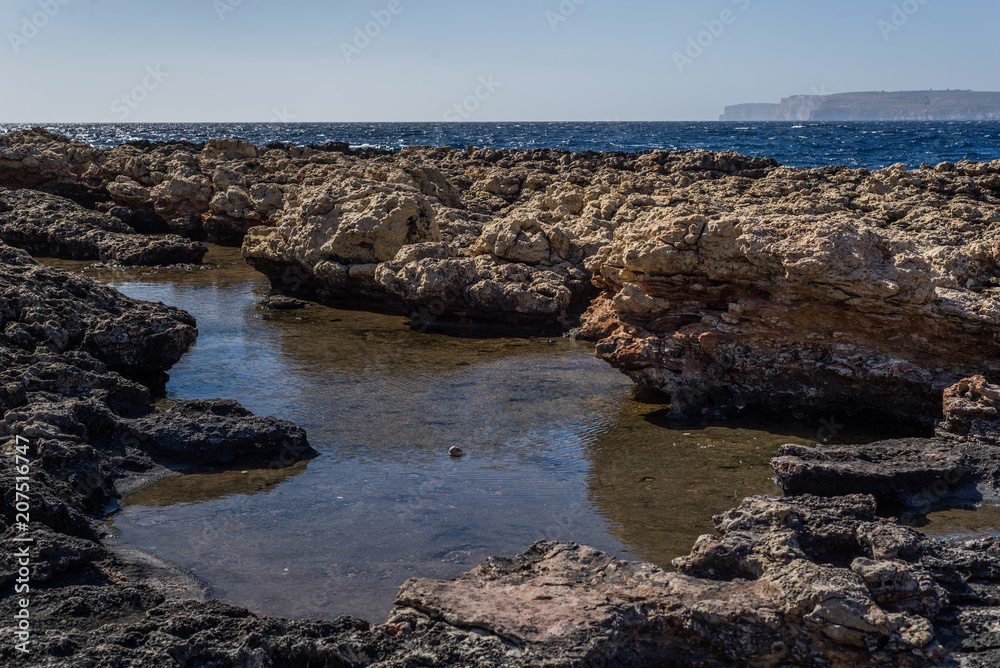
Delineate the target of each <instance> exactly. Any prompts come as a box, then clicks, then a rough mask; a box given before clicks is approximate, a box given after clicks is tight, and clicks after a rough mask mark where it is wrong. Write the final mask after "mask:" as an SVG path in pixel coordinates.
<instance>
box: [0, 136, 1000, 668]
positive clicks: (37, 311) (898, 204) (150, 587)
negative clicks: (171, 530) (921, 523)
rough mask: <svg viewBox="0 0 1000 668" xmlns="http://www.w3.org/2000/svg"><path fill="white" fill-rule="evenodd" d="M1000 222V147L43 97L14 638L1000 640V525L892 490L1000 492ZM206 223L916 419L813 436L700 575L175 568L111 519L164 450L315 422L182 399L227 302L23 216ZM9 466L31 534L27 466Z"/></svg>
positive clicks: (491, 327)
mask: <svg viewBox="0 0 1000 668" xmlns="http://www.w3.org/2000/svg"><path fill="white" fill-rule="evenodd" d="M998 224H1000V161H995V162H993V163H989V164H984V163H959V164H958V165H951V164H942V165H938V166H936V167H931V166H925V167H923V168H921V169H919V170H912V171H907V170H905V169H903V168H902V167H901V166H894V167H891V168H888V169H886V170H882V171H881V172H868V171H867V170H851V169H847V168H824V169H817V170H799V169H791V168H788V167H783V166H781V165H778V164H777V163H776V162H774V161H773V160H767V159H761V158H748V157H745V156H740V155H738V154H735V153H710V152H705V151H692V152H674V153H669V152H649V153H640V154H597V153H577V154H571V153H568V152H564V151H550V150H537V151H527V152H517V151H503V150H495V149H471V148H470V149H469V150H467V151H455V150H452V149H430V148H413V149H406V150H404V151H402V152H401V153H397V154H388V153H382V152H377V151H365V152H355V151H351V150H350V149H349V147H347V146H345V145H341V144H330V145H327V146H323V147H295V146H286V145H280V144H274V145H270V146H268V147H257V146H254V145H252V144H249V143H247V142H242V141H239V140H213V141H210V142H208V143H207V144H204V145H195V144H187V143H178V142H175V143H167V144H151V143H146V142H139V143H135V144H130V145H124V146H119V147H115V148H112V149H108V150H100V149H95V148H93V147H90V146H88V145H85V144H81V143H78V142H73V141H70V140H68V139H66V138H64V137H60V136H57V135H53V134H51V133H48V132H46V131H44V130H40V129H35V130H31V131H25V132H19V133H12V134H9V135H5V136H2V137H0V242H3V243H2V245H0V284H2V288H3V292H2V295H3V301H2V302H0V305H2V308H0V314H2V323H0V324H2V336H0V355H3V357H4V359H5V362H4V364H3V365H2V368H0V404H2V406H3V413H4V417H3V422H2V423H0V433H2V434H3V436H4V438H5V441H4V443H5V445H4V455H5V457H7V458H8V459H11V460H13V456H14V454H13V453H14V450H13V448H14V446H15V438H14V437H15V436H20V437H23V438H25V439H27V440H28V442H29V443H30V444H31V445H30V453H29V459H30V460H31V467H32V481H31V485H32V488H31V494H32V517H31V520H32V522H31V525H30V530H29V532H28V534H27V535H29V536H30V537H31V538H33V539H34V541H35V543H34V546H35V549H36V552H35V554H37V555H38V558H37V559H36V561H35V562H34V564H33V568H32V574H31V586H32V592H31V594H32V596H31V601H32V604H31V610H32V615H33V624H37V626H33V628H34V629H35V630H36V633H37V634H36V635H34V636H33V641H35V642H37V644H36V645H35V646H34V648H33V651H32V654H31V655H29V656H28V657H27V663H25V662H24V659H25V657H23V656H22V655H20V654H19V653H17V651H16V650H15V649H14V648H13V644H8V645H6V646H3V647H0V660H3V661H6V662H11V663H16V662H19V663H18V665H43V666H63V665H74V666H87V665H93V666H98V665H123V666H124V665H130V666H131V665H135V666H146V665H149V666H154V665H165V664H164V662H167V663H169V662H170V661H173V664H170V665H219V666H282V665H290V666H291V665H294V666H299V665H301V666H306V665H347V666H411V665H468V666H507V665H510V666H522V665H524V666H527V665H531V666H615V665H620V666H626V665H706V666H711V665H732V664H734V663H737V664H741V665H761V666H778V665H809V666H814V665H815V666H837V665H844V666H846V665H913V666H926V665H942V666H944V665H968V666H979V665H982V666H986V665H994V664H995V663H996V662H997V661H998V660H1000V637H998V636H997V634H996V631H995V629H996V628H1000V607H998V606H1000V546H998V544H997V539H995V538H981V539H977V540H951V541H941V540H935V539H930V538H927V537H926V536H924V535H922V534H920V533H919V532H918V531H916V530H914V529H911V528H907V527H906V526H902V525H901V524H899V523H898V522H897V521H896V520H895V519H894V518H893V517H890V515H896V516H899V515H910V516H913V517H918V516H920V515H923V514H926V513H927V512H929V511H931V510H935V509H939V508H947V507H955V506H960V505H968V504H970V503H977V502H980V501H984V500H995V499H996V498H997V490H998V489H1000V466H998V462H1000V457H997V456H996V454H995V453H996V452H997V449H996V448H997V445H998V444H997V439H996V434H997V421H998V420H1000V413H998V410H1000V387H997V386H996V385H994V383H996V382H998V381H1000V378H998V374H997V369H996V368H995V367H996V366H997V364H998V362H997V352H998V346H1000V340H998V334H1000V309H998V308H997V301H996V299H997V297H998V296H1000V292H998V290H1000V282H998V281H1000V273H998V267H997V261H998V257H1000V251H998V245H997V238H998V236H997V229H1000V225H998ZM150 234H155V235H158V236H152V237H151V236H148V235H150ZM163 234H166V236H159V235H163ZM200 239H210V240H214V241H224V242H228V243H237V242H240V243H242V248H243V254H244V257H245V258H246V260H247V262H248V263H249V264H250V265H251V266H253V267H255V268H256V269H258V270H259V271H261V272H262V273H264V274H265V275H267V276H268V278H269V279H270V280H271V282H272V285H273V287H274V288H275V291H276V292H277V293H282V294H285V295H287V296H290V297H300V298H304V299H312V300H319V301H326V302H331V303H350V304H354V305H357V306H361V307H365V308H373V309H385V310H393V311H398V312H402V313H407V314H409V315H411V317H412V320H413V324H414V326H417V327H449V328H457V329H459V330H463V331H476V332H480V333H481V332H490V331H496V330H497V328H499V327H503V328H514V329H515V330H516V331H519V332H523V333H529V332H538V331H558V332H569V331H571V330H572V331H573V332H574V333H575V334H576V335H578V336H584V337H588V338H592V339H594V340H595V341H597V342H598V343H597V351H598V355H599V356H600V357H601V358H603V359H605V360H607V361H608V362H610V363H611V364H613V365H614V366H615V367H617V368H619V369H621V370H622V371H624V372H625V373H627V374H628V375H629V376H630V377H632V378H633V379H635V380H636V381H637V382H638V383H640V384H642V385H645V386H649V387H652V388H654V389H657V390H659V391H662V392H665V393H666V394H668V395H669V396H670V398H671V407H672V408H671V410H672V412H673V415H674V417H680V418H688V419H692V418H693V419H716V418H724V417H728V416H732V415H736V414H739V413H740V412H749V411H753V412H755V413H764V414H779V415H782V416H784V417H798V418H801V417H803V416H806V415H812V414H825V415H830V414H836V415H844V416H847V417H849V418H851V419H879V420H893V421H898V422H902V423H908V424H909V425H911V427H912V430H913V432H914V437H912V438H907V439H901V440H897V441H888V442H883V443H876V444H870V445H863V446H838V445H818V446H816V447H815V448H803V447H801V446H788V447H786V448H785V449H784V450H783V451H782V452H781V453H780V454H779V456H778V457H777V458H776V459H775V460H774V463H773V466H774V468H775V470H776V473H777V476H778V479H779V480H780V481H781V483H782V485H783V487H784V491H785V493H786V497H784V498H774V497H755V498H751V499H747V500H745V501H744V502H743V504H742V505H741V506H740V508H738V509H736V510H733V511H731V512H729V513H726V514H724V515H722V516H720V517H719V518H717V527H718V530H719V536H707V537H704V538H702V539H701V540H700V541H699V542H698V544H697V545H695V546H694V549H693V551H692V553H691V555H690V556H688V557H686V558H683V559H680V560H678V562H677V567H678V572H676V573H668V572H665V571H663V570H661V569H659V568H656V567H654V566H651V565H649V564H636V563H625V562H620V561H617V560H615V559H613V558H612V557H610V556H608V555H605V554H602V553H599V552H597V551H594V550H592V549H590V548H586V547H582V546H578V545H574V544H566V543H547V542H541V543H538V544H536V545H534V546H532V547H531V548H530V549H529V550H528V551H527V552H526V553H524V554H523V555H521V556H519V557H517V558H516V559H501V558H494V559H491V560H489V561H488V562H486V563H484V564H483V565H481V566H480V567H479V568H477V569H475V570H474V571H472V572H470V573H468V574H466V575H463V576H461V577H459V578H456V579H455V580H453V581H450V582H437V581H426V580H411V581H410V582H407V583H406V584H404V585H403V586H402V588H401V589H400V592H399V599H398V602H397V604H398V606H399V607H398V609H397V610H396V611H395V612H394V613H393V615H392V616H391V618H390V619H389V620H388V622H387V623H385V624H382V625H379V626H374V627H373V626H371V625H369V623H368V622H363V621H360V620H354V619H349V618H342V619H339V620H335V621H329V622H293V621H287V620H277V619H268V618H261V617H257V616H255V615H252V614H251V613H249V612H247V611H246V610H241V609H239V608H235V607H233V606H228V605H224V604H221V603H218V602H214V601H202V600H198V599H197V597H194V598H192V597H191V592H190V591H186V592H185V591H181V592H180V593H175V592H174V591H173V590H172V589H170V588H169V587H165V586H163V584H162V582H161V584H160V585H159V586H157V585H156V584H155V583H156V581H157V579H156V578H155V577H153V576H152V572H153V570H155V569H154V568H153V567H152V566H150V565H149V564H148V563H146V564H143V563H137V562H136V560H134V559H133V560H131V561H129V560H125V559H123V557H122V556H116V555H115V554H114V553H113V552H112V551H111V550H109V549H108V548H107V547H106V546H105V545H104V544H103V543H101V542H100V537H101V518H102V517H103V514H104V512H105V509H106V508H107V507H108V504H109V503H114V502H115V500H116V499H117V498H119V494H120V493H121V492H122V489H123V486H124V485H126V484H134V482H135V480H137V479H139V478H141V477H142V476H144V475H151V474H153V473H155V472H157V471H159V472H161V473H162V472H163V471H174V472H186V471H192V470H198V469H213V468H219V467H227V466H233V465H237V464H239V465H246V466H249V465H250V464H251V463H255V464H257V465H263V466H268V465H270V466H272V467H285V466H289V465H291V464H293V463H295V462H297V461H300V460H302V459H305V458H309V457H311V456H313V455H314V454H315V452H314V451H313V450H312V449H311V448H310V447H309V445H308V443H307V440H306V435H305V434H304V432H302V430H301V429H299V428H297V427H295V426H294V425H291V424H289V423H287V422H283V421H280V420H276V419H273V418H261V417H257V416H254V415H252V414H250V413H249V412H248V411H245V410H244V409H243V408H242V407H240V406H239V405H238V404H235V403H234V402H227V401H223V400H219V401H212V402H204V401H200V402H184V403H181V404H179V405H177V406H175V407H173V408H172V409H170V410H161V409H154V408H152V407H151V405H150V397H151V390H152V392H154V393H155V391H156V389H157V388H158V387H160V386H162V383H163V382H164V378H165V374H166V372H167V371H168V370H169V368H170V367H171V366H172V365H173V364H174V363H176V362H177V361H178V360H179V359H180V357H181V355H183V353H184V352H185V351H186V350H187V348H188V347H189V346H190V345H191V344H192V343H193V342H194V340H195V337H196V336H197V329H196V323H195V322H194V319H193V318H191V316H189V315H188V314H186V313H184V312H182V311H179V310H177V309H173V308H170V307H167V306H163V305H156V304H144V303H141V302H137V301H135V300H131V299H128V298H126V297H123V296H122V295H120V294H118V293H117V292H116V291H114V290H112V289H109V288H104V287H101V286H99V285H97V284H95V283H93V282H92V281H89V280H86V279H82V278H78V277H75V276H72V275H70V274H67V273H65V272H60V271H57V270H53V269H46V268H44V267H41V266H39V265H38V264H37V263H35V262H34V261H33V260H32V259H31V258H30V256H29V255H27V253H25V252H24V251H22V250H18V249H17V248H15V246H16V247H18V248H23V249H24V250H27V251H29V252H31V253H35V254H38V255H50V256H56V257H66V258H76V259H92V260H99V261H102V262H108V263H117V264H123V265H129V264H131V265H149V264H174V263H197V262H199V261H200V260H201V257H202V256H203V255H204V252H205V247H204V246H203V245H202V244H200V243H198V240H200ZM935 429H936V431H935ZM0 485H2V489H3V497H4V504H5V512H4V513H3V516H2V517H0V521H2V522H3V523H4V524H3V526H2V527H0V529H2V530H3V532H4V542H5V544H6V545H13V544H14V543H13V539H14V538H15V537H17V536H18V535H19V531H18V529H17V527H16V526H15V521H16V520H15V512H14V507H15V503H14V501H15V495H14V489H15V485H14V471H13V469H12V468H11V467H6V468H5V469H4V470H3V471H2V472H0ZM806 493H808V494H811V495H812V496H810V495H807V494H806ZM12 555H14V550H10V549H8V550H5V555H4V559H5V562H4V567H3V569H2V570H0V578H2V579H3V583H2V592H3V593H2V594H0V597H2V598H0V616H2V617H3V619H4V620H11V619H13V615H14V612H15V606H16V605H17V601H16V599H17V598H18V597H17V596H15V595H14V588H13V586H14V583H15V581H16V578H17V573H18V566H17V564H16V560H15V559H14V558H13V556H12ZM181 589H182V590H183V589H184V588H183V587H182V588H181ZM8 623H9V622H8V621H5V622H4V623H3V624H4V625H6V624H8Z"/></svg>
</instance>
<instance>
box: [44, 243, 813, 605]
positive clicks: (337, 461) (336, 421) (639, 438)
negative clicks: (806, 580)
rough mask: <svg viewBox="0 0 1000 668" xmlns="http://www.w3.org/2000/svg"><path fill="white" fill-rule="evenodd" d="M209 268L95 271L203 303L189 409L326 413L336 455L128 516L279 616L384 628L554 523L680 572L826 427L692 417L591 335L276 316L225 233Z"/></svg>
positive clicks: (186, 560)
mask: <svg viewBox="0 0 1000 668" xmlns="http://www.w3.org/2000/svg"><path fill="white" fill-rule="evenodd" d="M206 261H207V262H208V263H210V264H211V265H212V267H213V268H211V269H193V270H186V269H158V270H130V271H125V272H122V271H114V270H106V269H86V270H84V272H85V273H87V274H90V275H92V276H94V277H95V278H97V279H99V280H102V281H105V282H108V283H110V284H112V285H115V286H116V287H119V289H121V290H122V291H124V292H125V293H126V294H129V295H131V296H134V297H137V298H141V299H150V300H161V301H164V302H166V303H170V304H172V305H176V306H179V307H181V308H184V309H186V310H188V311H190V312H191V313H193V314H194V315H195V316H196V317H197V318H198V326H199V330H200V338H199V340H198V343H197V344H196V345H195V346H194V348H193V349H192V350H191V352H190V353H189V354H188V355H187V356H186V357H185V358H184V359H183V360H182V361H181V362H180V363H179V364H178V365H177V366H176V367H174V369H173V370H172V371H171V380H170V383H169V385H168V386H167V392H168V397H167V399H166V401H167V402H169V401H171V400H174V399H177V400H180V399H207V398H217V397H226V398H233V399H236V400H238V401H240V402H241V403H242V404H243V405H244V406H246V407H247V408H248V409H250V410H252V411H254V412H256V413H259V414H263V415H275V416H277V417H280V418H284V419H287V420H291V421H293V422H295V423H297V424H299V425H301V426H302V427H304V428H305V429H306V430H307V431H308V433H309V439H310V443H311V444H312V445H313V447H315V448H316V449H317V450H319V451H320V453H321V456H320V457H319V458H318V459H315V460H313V461H311V462H309V463H308V465H306V466H305V468H304V470H298V469H297V470H293V471H288V472H277V473H276V474H275V477H274V478H269V477H264V478H259V479H258V478H257V477H254V478H253V479H251V478H244V477H241V476H243V474H241V473H239V472H231V473H226V474H221V475H219V476H206V477H199V478H196V479H193V480H192V479H183V478H181V479H173V480H169V481H165V482H163V483H161V484H158V485H156V486H154V487H151V488H149V489H147V490H145V491H143V492H142V493H140V494H137V495H134V496H132V497H130V498H129V499H127V500H126V506H125V508H124V509H123V510H122V511H121V512H120V513H119V514H118V515H117V516H116V517H115V518H114V524H115V527H116V528H117V529H118V530H119V531H120V532H121V536H122V537H121V539H120V540H122V541H124V542H126V543H128V544H131V545H133V546H136V547H140V548H143V549H147V550H151V551H154V552H155V553H157V554H158V555H160V556H162V557H165V558H167V559H171V560H173V561H175V562H177V563H179V564H180V565H182V566H184V567H186V568H188V569H189V570H191V571H192V572H194V573H195V574H196V575H198V576H199V577H200V578H201V579H203V580H204V581H205V582H207V583H208V584H209V585H210V587H211V589H212V593H213V595H214V596H216V597H218V598H221V599H223V600H225V601H228V602H231V603H236V604H239V605H243V606H246V607H249V608H251V609H254V610H257V611H261V612H266V613H268V614H274V615H281V616H289V617H312V618H318V617H326V618H331V617H335V616H337V615H340V614H352V615H357V616H361V617H366V618H368V619H372V620H376V621H381V620H383V619H384V618H385V616H386V614H387V613H388V611H389V609H390V607H391V605H392V601H393V600H394V597H395V593H396V590H397V588H398V587H399V585H401V584H402V583H403V582H404V581H405V580H406V579H407V578H409V577H413V576H420V577H432V578H450V577H453V576H455V575H457V574H459V573H461V572H463V571H466V570H469V569H470V568H472V567H474V566H475V565H477V564H479V563H480V562H482V561H483V560H484V559H485V558H486V557H488V556H490V555H494V554H507V555H514V554H517V553H520V552H522V551H523V550H524V549H525V548H526V547H527V546H529V545H530V544H531V543H532V542H534V541H536V540H538V539H541V538H548V539H555V540H559V539H562V540H575V541H579V542H582V543H585V544H589V545H592V546H594V547H596V548H598V549H602V550H605V551H608V552H611V553H614V554H616V555H623V556H628V557H631V558H642V559H646V560H649V561H652V562H654V563H658V564H660V565H663V566H667V567H669V562H670V560H671V559H672V558H673V557H675V556H677V555H679V554H683V553H686V552H687V551H688V550H689V549H690V547H691V544H692V543H693V542H694V540H695V539H696V538H697V536H698V535H700V534H701V533H705V532H708V531H711V529H712V522H711V517H712V515H713V514H715V513H718V512H721V511H723V510H726V509H728V508H730V507H732V506H733V505H734V503H735V502H736V501H738V499H739V497H742V496H745V495H748V494H752V493H777V492H778V489H777V487H776V486H774V485H773V483H771V476H772V472H771V470H770V467H769V466H768V460H769V459H770V457H771V456H773V455H774V453H775V452H776V450H777V448H778V447H779V446H780V445H782V444H784V443H786V442H788V441H790V440H791V441H796V440H797V438H799V437H801V440H798V442H802V443H809V442H811V440H815V439H816V437H817V432H818V430H819V429H820V428H821V425H812V426H807V427H803V428H801V429H800V431H799V432H796V431H794V430H782V429H774V428H771V429H767V428H761V427H743V428H737V427H733V426H727V427H709V428H705V429H695V430H690V429H682V430H677V429H676V428H673V427H671V425H668V424H664V423H662V422H661V420H660V419H659V415H660V414H661V413H662V408H663V407H662V406H658V405H656V404H650V403H644V401H640V400H637V399H636V397H637V393H636V390H635V388H634V387H633V385H632V383H631V382H630V381H629V380H628V379H627V378H625V376H623V375H622V374H620V373H619V372H617V371H615V370H613V369H611V368H610V367H608V366H607V365H605V364H604V363H603V362H600V361H599V360H597V359H595V358H594V354H593V348H592V347H591V346H590V345H587V344H584V343H578V342H573V341H569V340H564V339H555V340H549V339H510V338H491V339H485V340H475V339H462V338H455V337H448V336H442V335H438V334H433V333H427V332H418V331H414V330H412V329H410V328H409V327H407V319H406V318H404V317H399V316H386V315H379V314H372V313H365V312H349V311H342V310H337V309H332V308H327V307H323V306H311V307H309V308H306V309H304V310H299V311H278V312H275V311H267V310H265V309H263V308H261V307H259V306H258V302H259V301H260V300H261V299H262V298H264V297H265V296H266V295H267V294H268V292H269V286H268V285H267V283H266V281H264V280H263V278H262V277H260V276H259V275H258V274H256V273H255V272H253V271H252V270H250V269H249V268H247V267H246V266H245V265H244V264H243V262H242V259H241V258H240V256H239V252H238V251H236V250H235V249H226V248H219V247H213V248H212V249H211V250H210V253H209V255H208V256H207V257H206ZM57 263H58V264H60V265H63V266H64V268H69V269H75V270H81V269H83V267H84V264H82V263H67V262H55V261H53V262H52V264H57ZM686 434H689V435H686ZM675 443H676V445H675ZM451 446H458V447H461V448H462V449H463V450H464V451H465V453H466V456H465V457H463V458H461V459H456V458H452V457H450V456H449V455H448V449H449V448H450V447H451ZM246 475H248V476H249V475H250V474H246Z"/></svg>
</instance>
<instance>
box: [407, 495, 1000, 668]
mask: <svg viewBox="0 0 1000 668" xmlns="http://www.w3.org/2000/svg"><path fill="white" fill-rule="evenodd" d="M875 511H876V506H875V501H874V499H873V498H872V497H870V496H848V497H842V498H836V499H821V498H817V497H799V498H794V499H781V498H775V497H755V498H751V499H747V500H745V501H744V502H743V504H742V505H741V506H740V507H739V508H738V509H736V510H733V511H731V512H729V513H725V514H723V515H721V516H719V517H717V518H716V525H717V527H718V529H719V532H720V534H721V535H720V536H705V537H703V538H702V539H700V540H699V542H698V544H697V545H696V546H695V548H694V551H693V552H692V553H691V555H690V556H688V557H685V558H682V559H679V560H677V562H676V563H677V566H678V570H679V572H677V573H668V572H665V571H663V570H661V569H659V568H656V567H653V566H650V565H649V564H640V563H628V562H622V561H619V560H617V559H614V558H612V557H611V556H609V555H607V554H603V553H601V552H598V551H596V550H593V549H591V548H587V547H581V546H579V545H574V544H567V543H545V542H542V543H538V544H536V545H534V546H533V547H532V548H531V549H530V550H529V551H528V552H526V553H525V554H523V555H521V556H519V557H517V558H516V559H500V558H494V559H491V560H489V561H487V562H486V563H484V564H483V565H482V566H480V567H478V568H477V569H475V570H473V571H471V572H469V573H467V574H465V575H462V576H460V577H458V578H455V579H454V580H451V581H436V580H419V579H418V580H410V581H409V582H407V583H406V584H405V585H404V586H403V587H402V588H401V589H400V593H399V598H398V600H397V605H400V606H402V609H401V610H399V611H397V612H396V613H394V615H393V617H392V618H391V619H390V624H397V625H402V624H407V625H410V626H412V627H413V628H417V629H419V628H421V625H426V624H430V623H432V620H437V621H439V622H446V623H448V624H452V625H455V626H458V627H461V628H469V629H477V630H479V632H480V633H481V634H485V635H486V637H495V638H498V639H502V640H504V641H506V642H507V643H508V645H509V646H510V650H509V655H510V656H511V658H512V660H515V659H514V657H515V656H516V657H517V658H516V661H520V662H524V663H525V664H526V665H532V666H570V665H614V666H626V665H635V666H638V665H643V666H645V665H699V666H723V665H755V666H786V665H806V666H862V665H864V666H868V665H882V664H884V665H897V666H907V665H911V666H943V665H953V662H954V661H956V660H961V661H962V662H963V665H988V663H989V661H992V660H994V659H995V658H996V655H995V653H994V650H993V649H991V648H992V647H993V645H992V642H993V641H992V632H991V631H990V630H989V628H990V625H991V624H995V623H997V621H1000V609H998V608H997V607H996V598H995V595H996V592H997V591H1000V590H998V587H1000V578H998V575H997V572H996V571H995V569H993V568H992V567H990V566H989V565H988V564H989V563H990V562H991V560H993V559H995V558H996V555H997V554H998V548H1000V544H998V543H997V541H996V540H994V539H989V540H978V541H966V542H962V541H954V542H950V543H943V542H939V541H935V540H930V539H927V538H926V537H924V536H923V535H922V534H920V533H919V532H917V531H915V530H913V529H909V528H906V527H901V526H898V525H895V524H893V523H891V522H889V521H887V520H883V519H878V518H877V517H876V512H875Z"/></svg>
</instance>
